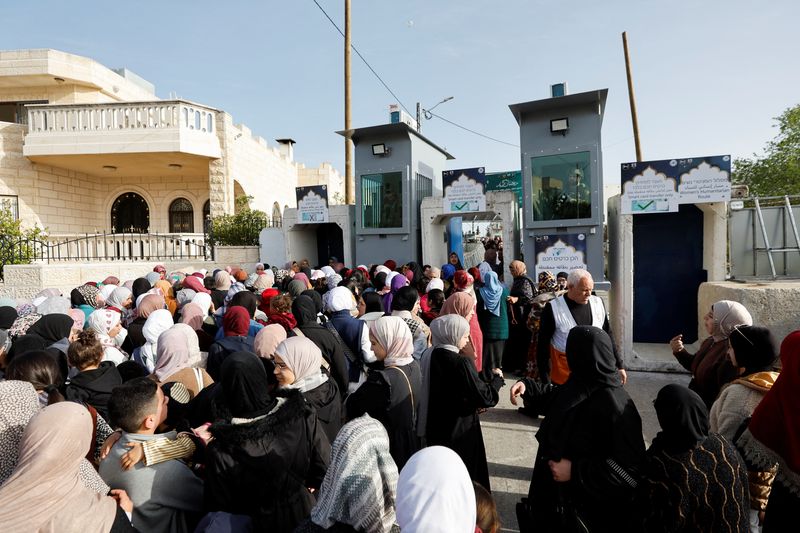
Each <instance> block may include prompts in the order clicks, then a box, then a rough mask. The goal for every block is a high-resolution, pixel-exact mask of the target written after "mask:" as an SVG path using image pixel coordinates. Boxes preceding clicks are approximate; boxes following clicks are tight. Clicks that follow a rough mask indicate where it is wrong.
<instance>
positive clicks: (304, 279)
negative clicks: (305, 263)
mask: <svg viewBox="0 0 800 533" xmlns="http://www.w3.org/2000/svg"><path fill="white" fill-rule="evenodd" d="M292 281H302V282H303V283H305V284H306V286H305V289H303V290H307V289H313V288H314V286H313V285H311V280H310V279H309V277H308V275H307V274H305V273H304V272H298V273H297V274H295V275H294V276H293V277H292Z"/></svg>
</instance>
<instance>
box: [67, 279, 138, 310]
mask: <svg viewBox="0 0 800 533" xmlns="http://www.w3.org/2000/svg"><path fill="white" fill-rule="evenodd" d="M152 288H153V284H152V283H150V281H149V280H147V278H136V279H135V280H133V285H132V286H131V292H132V293H133V301H134V302H136V301H137V300H138V299H139V296H141V295H142V294H147V292H148V291H149V290H150V289H152ZM73 305H75V304H74V303H73Z"/></svg>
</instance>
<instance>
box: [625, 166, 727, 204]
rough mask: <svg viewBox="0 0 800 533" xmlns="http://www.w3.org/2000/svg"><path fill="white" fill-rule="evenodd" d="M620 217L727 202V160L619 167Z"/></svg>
mask: <svg viewBox="0 0 800 533" xmlns="http://www.w3.org/2000/svg"><path fill="white" fill-rule="evenodd" d="M621 175H622V198H621V211H622V214H624V215H636V214H642V213H666V212H675V211H677V210H678V205H680V204H705V203H712V202H727V201H730V199H731V156H729V155H716V156H707V157H690V158H685V159H664V160H661V161H644V162H639V163H623V164H622V168H621Z"/></svg>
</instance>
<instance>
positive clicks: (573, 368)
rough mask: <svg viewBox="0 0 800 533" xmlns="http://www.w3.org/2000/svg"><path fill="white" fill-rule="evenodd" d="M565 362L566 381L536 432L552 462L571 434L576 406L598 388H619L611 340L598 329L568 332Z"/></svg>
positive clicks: (558, 455)
mask: <svg viewBox="0 0 800 533" xmlns="http://www.w3.org/2000/svg"><path fill="white" fill-rule="evenodd" d="M567 363H568V364H569V372H570V373H569V378H568V379H567V382H566V383H564V385H562V386H561V388H560V389H559V390H558V393H557V395H556V397H555V398H554V399H553V404H552V406H551V407H550V410H549V411H548V412H547V416H546V417H545V419H544V420H543V421H542V425H541V426H540V429H539V431H538V432H537V433H536V440H538V441H539V442H540V443H541V444H542V445H544V446H545V448H546V450H547V452H548V453H549V454H550V455H551V457H550V458H551V459H554V460H559V459H561V453H562V451H563V450H564V447H565V445H566V444H567V441H568V439H569V436H570V435H571V434H572V424H573V420H574V417H575V407H577V406H578V405H580V404H581V403H582V402H584V401H585V400H586V399H588V398H589V397H590V396H591V395H592V394H593V393H594V392H596V391H598V390H600V389H604V388H616V387H621V386H622V382H621V381H620V377H619V371H618V370H617V366H616V359H615V358H614V348H613V346H612V344H611V337H609V336H608V333H606V332H605V331H603V330H602V329H600V328H596V327H594V326H575V327H574V328H572V329H571V330H570V332H569V336H568V337H567Z"/></svg>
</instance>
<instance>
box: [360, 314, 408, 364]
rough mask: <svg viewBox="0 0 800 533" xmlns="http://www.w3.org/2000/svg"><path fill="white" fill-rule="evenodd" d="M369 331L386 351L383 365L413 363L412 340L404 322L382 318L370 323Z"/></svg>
mask: <svg viewBox="0 0 800 533" xmlns="http://www.w3.org/2000/svg"><path fill="white" fill-rule="evenodd" d="M369 331H370V333H372V336H373V337H375V340H377V341H378V344H380V345H381V346H382V347H383V348H384V349H385V350H386V359H384V361H383V364H384V365H386V366H405V365H407V364H409V363H411V362H412V361H414V357H413V356H412V354H413V353H414V338H413V337H412V336H411V330H410V329H409V328H408V324H406V322H405V320H403V319H402V318H400V317H399V316H382V317H380V318H379V319H378V320H375V321H374V322H370V324H369Z"/></svg>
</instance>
